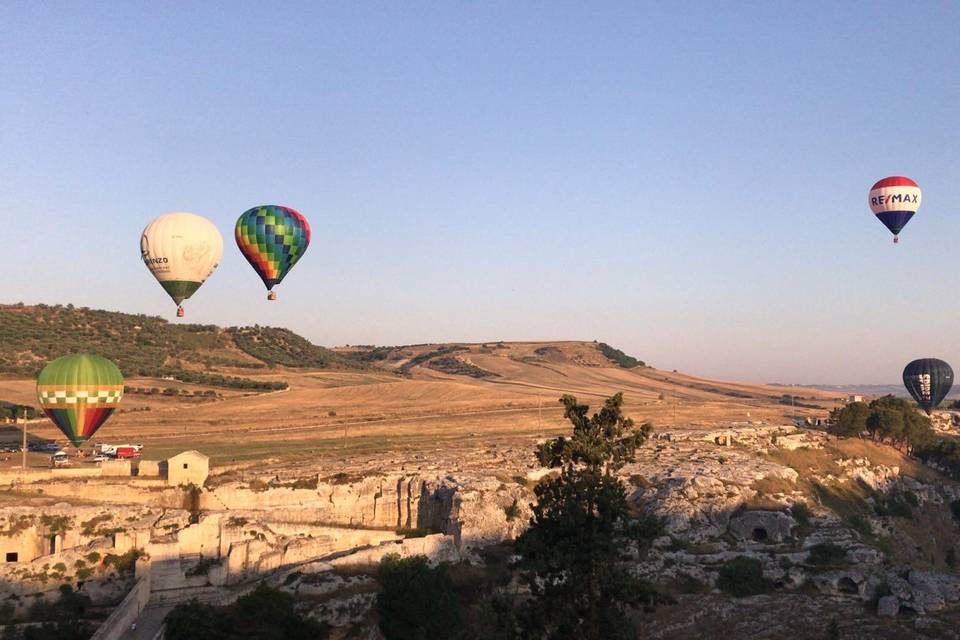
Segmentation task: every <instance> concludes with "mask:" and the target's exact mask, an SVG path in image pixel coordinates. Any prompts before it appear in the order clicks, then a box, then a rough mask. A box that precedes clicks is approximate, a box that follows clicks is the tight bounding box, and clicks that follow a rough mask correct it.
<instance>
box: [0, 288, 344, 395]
mask: <svg viewBox="0 0 960 640" xmlns="http://www.w3.org/2000/svg"><path fill="white" fill-rule="evenodd" d="M234 347H236V348H239V349H240V350H241V351H244V352H245V353H247V354H248V355H250V356H253V357H254V358H256V359H258V360H260V363H256V362H251V361H246V360H241V359H239V358H236V359H235V358H227V357H224V356H217V355H211V354H210V353H208V352H210V351H221V352H222V351H223V350H225V349H230V348H234ZM82 352H91V353H96V354H98V355H101V356H103V357H105V358H109V359H110V360H112V361H114V362H115V363H116V364H117V366H119V367H120V370H121V371H122V372H123V374H124V375H126V376H136V375H141V376H142V375H151V372H155V371H157V370H160V369H163V368H165V367H167V365H168V360H169V359H171V358H173V359H182V360H184V361H186V362H194V363H196V364H199V365H203V366H207V367H215V366H225V367H241V368H262V367H263V366H266V365H283V366H287V367H301V368H326V367H334V366H342V367H351V366H358V365H356V364H351V361H350V360H349V359H347V358H346V357H344V356H341V355H339V354H337V353H334V352H333V351H330V350H329V349H324V348H323V347H319V346H317V345H315V344H312V343H311V342H310V341H308V340H307V339H305V338H303V337H301V336H298V335H297V334H295V333H293V332H292V331H289V330H287V329H276V328H272V327H259V326H257V327H241V328H237V327H233V328H230V329H221V328H220V327H217V326H214V325H200V324H170V323H169V322H167V321H166V320H164V319H163V318H159V317H156V316H147V315H143V314H129V313H119V312H115V311H100V310H95V309H88V308H86V307H80V308H75V307H74V306H73V305H66V306H61V305H55V306H48V305H42V304H40V305H36V306H26V305H23V304H17V305H0V374H2V373H6V374H13V375H18V376H29V377H33V376H35V375H36V374H37V373H39V371H40V369H42V368H43V366H44V365H45V364H46V363H47V362H49V361H50V360H53V359H55V358H58V357H60V356H62V355H66V354H68V353H82ZM181 369H182V368H181Z"/></svg>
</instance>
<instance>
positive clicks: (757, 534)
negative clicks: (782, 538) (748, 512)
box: [753, 527, 770, 542]
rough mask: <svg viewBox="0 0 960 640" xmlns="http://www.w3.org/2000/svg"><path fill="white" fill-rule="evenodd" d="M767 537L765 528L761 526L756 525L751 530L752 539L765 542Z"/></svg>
mask: <svg viewBox="0 0 960 640" xmlns="http://www.w3.org/2000/svg"><path fill="white" fill-rule="evenodd" d="M769 537H770V536H769V535H767V530H766V529H764V528H763V527H756V528H755V529H754V530H753V539H754V540H755V541H757V542H765V541H766V540H767V539H768V538H769Z"/></svg>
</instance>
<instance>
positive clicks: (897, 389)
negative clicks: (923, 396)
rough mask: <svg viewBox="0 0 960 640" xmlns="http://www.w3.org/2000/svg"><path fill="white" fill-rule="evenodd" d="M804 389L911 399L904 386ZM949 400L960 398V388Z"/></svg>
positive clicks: (952, 391) (807, 386)
mask: <svg viewBox="0 0 960 640" xmlns="http://www.w3.org/2000/svg"><path fill="white" fill-rule="evenodd" d="M798 386H802V387H804V388H815V389H826V390H829V391H836V392H837V393H840V394H845V395H854V394H856V395H861V396H867V397H877V396H886V395H893V396H903V397H904V398H906V397H909V395H910V394H909V393H907V390H906V389H905V388H904V386H903V385H902V384H817V385H798ZM947 397H948V398H958V397H960V388H957V387H954V388H953V389H952V390H951V391H950V393H948V394H947Z"/></svg>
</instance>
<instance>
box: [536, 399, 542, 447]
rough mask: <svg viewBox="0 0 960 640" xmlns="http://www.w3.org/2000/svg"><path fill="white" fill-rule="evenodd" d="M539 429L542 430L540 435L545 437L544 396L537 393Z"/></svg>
mask: <svg viewBox="0 0 960 640" xmlns="http://www.w3.org/2000/svg"><path fill="white" fill-rule="evenodd" d="M537 430H538V431H540V437H541V438H542V437H543V396H542V395H541V394H540V393H539V392H538V393H537Z"/></svg>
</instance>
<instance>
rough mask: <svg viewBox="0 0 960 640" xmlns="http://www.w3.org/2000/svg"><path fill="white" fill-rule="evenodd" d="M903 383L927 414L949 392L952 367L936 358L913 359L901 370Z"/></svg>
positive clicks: (951, 380) (951, 384)
mask: <svg viewBox="0 0 960 640" xmlns="http://www.w3.org/2000/svg"><path fill="white" fill-rule="evenodd" d="M903 385H904V386H905V387H906V388H907V391H909V392H910V395H911V396H913V399H914V400H916V401H917V404H919V405H920V407H921V408H922V409H923V410H924V411H926V412H927V414H928V415H929V414H930V412H931V411H933V410H934V408H936V407H937V405H939V404H940V403H941V402H942V401H943V399H944V398H945V397H947V394H948V393H950V387H952V386H953V369H951V368H950V365H949V364H947V363H946V362H944V361H943V360H937V359H936V358H922V359H920V360H914V361H913V362H911V363H910V364H908V365H907V366H906V368H905V369H904V370H903Z"/></svg>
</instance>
